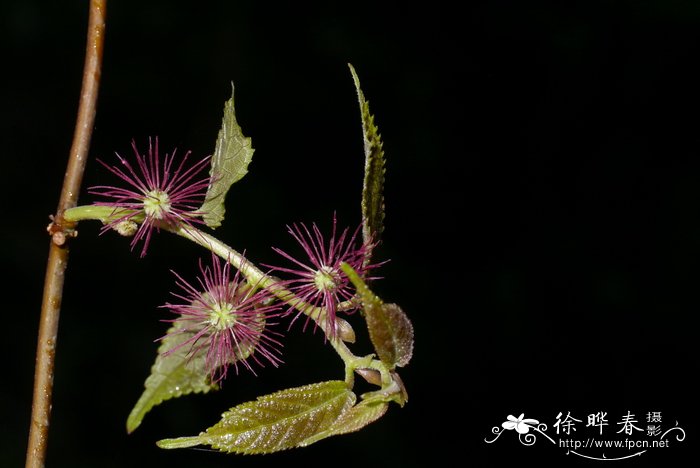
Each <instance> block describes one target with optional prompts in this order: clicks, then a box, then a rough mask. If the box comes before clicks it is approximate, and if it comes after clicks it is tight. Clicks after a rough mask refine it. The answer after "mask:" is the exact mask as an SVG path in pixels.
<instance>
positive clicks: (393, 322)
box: [342, 263, 413, 369]
mask: <svg viewBox="0 0 700 468" xmlns="http://www.w3.org/2000/svg"><path fill="white" fill-rule="evenodd" d="M342 269H343V271H344V272H345V274H346V275H348V278H350V281H352V283H353V284H354V285H355V288H356V289H357V293H358V294H359V296H360V300H361V301H362V311H363V313H364V315H365V320H366V321H367V329H368V330H369V337H370V340H371V341H372V344H373V345H374V349H375V350H376V351H377V355H378V356H379V359H381V361H382V362H383V363H384V364H386V365H387V366H389V368H392V369H393V368H394V367H396V366H399V367H403V366H405V365H406V364H408V362H409V361H410V360H411V356H412V355H413V325H412V324H411V321H410V320H409V319H408V316H407V315H406V314H405V313H404V311H403V310H401V307H399V306H398V305H396V304H385V303H384V302H383V301H382V300H381V299H380V298H379V297H377V296H376V295H375V294H374V293H373V292H372V291H371V290H370V289H369V288H368V287H367V285H366V284H365V282H364V281H362V278H360V277H359V275H358V274H357V272H355V270H353V269H352V267H350V265H348V264H346V263H343V264H342Z"/></svg>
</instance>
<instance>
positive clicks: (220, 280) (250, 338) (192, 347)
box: [162, 254, 282, 382]
mask: <svg viewBox="0 0 700 468" xmlns="http://www.w3.org/2000/svg"><path fill="white" fill-rule="evenodd" d="M222 263H224V265H223V266H222ZM199 270H200V273H201V276H199V277H198V278H197V283H198V286H194V285H192V284H190V283H188V282H187V281H185V280H184V279H183V278H182V277H181V276H180V275H178V274H177V273H175V272H173V274H174V275H175V276H176V278H177V285H178V287H179V288H180V291H181V292H179V293H173V296H175V297H176V298H178V299H180V300H181V301H182V303H179V304H170V303H167V304H165V305H164V306H162V307H165V308H167V309H170V311H171V312H173V313H175V314H177V315H178V317H177V318H175V319H172V320H168V321H169V322H178V325H179V326H180V327H181V331H180V332H181V333H189V334H191V335H192V336H191V337H190V338H188V339H187V340H186V341H184V342H183V343H181V344H180V345H178V346H177V347H175V348H174V349H171V350H169V351H168V352H172V351H174V350H176V349H179V348H181V347H182V346H187V347H189V350H188V355H189V356H190V357H191V356H193V355H195V354H197V353H200V352H202V353H206V358H205V365H206V368H207V370H208V371H209V372H210V373H211V378H212V381H214V382H218V381H220V380H222V379H224V378H225V377H226V374H227V371H228V368H229V366H231V365H233V367H234V369H235V370H236V373H238V365H239V364H241V365H242V366H243V367H245V368H246V369H248V370H250V371H251V372H253V374H255V371H254V369H253V367H252V365H251V361H252V362H255V363H256V364H258V365H260V366H263V367H264V362H263V361H267V362H269V363H271V364H272V365H274V366H275V367H277V366H278V365H279V364H280V363H281V362H282V360H281V359H280V357H279V355H280V351H279V348H281V346H282V345H281V343H280V342H279V341H278V340H277V339H276V338H275V337H276V336H279V335H280V334H279V333H276V332H273V331H270V329H269V327H270V325H276V323H271V322H270V320H271V319H274V318H275V317H277V316H278V315H279V311H280V307H279V305H277V304H275V303H272V301H270V299H271V295H270V293H269V292H267V291H266V290H265V289H261V290H259V291H255V288H252V287H251V286H250V285H249V284H248V283H247V282H246V281H245V280H244V279H242V278H240V272H239V271H236V273H235V274H234V275H233V278H231V265H230V264H229V263H228V262H222V261H221V260H220V259H219V258H218V257H216V256H215V255H213V254H212V265H211V267H209V266H206V267H205V266H203V265H202V261H201V260H200V262H199Z"/></svg>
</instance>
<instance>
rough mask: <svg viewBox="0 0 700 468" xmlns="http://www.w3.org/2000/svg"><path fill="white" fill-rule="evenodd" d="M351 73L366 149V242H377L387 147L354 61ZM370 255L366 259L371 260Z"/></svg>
mask: <svg viewBox="0 0 700 468" xmlns="http://www.w3.org/2000/svg"><path fill="white" fill-rule="evenodd" d="M348 66H349V67H350V73H352V79H353V80H354V82H355V88H356V89H357V99H358V100H359V102H360V114H361V116H362V135H363V138H364V149H365V178H364V183H363V185H362V237H363V240H364V241H365V243H370V242H373V243H377V242H379V239H380V237H381V234H382V231H383V230H384V173H385V172H386V169H385V168H384V150H383V149H382V138H381V135H379V128H377V126H376V125H375V124H374V116H373V115H372V114H371V113H370V111H369V101H367V100H366V99H365V95H364V93H363V92H362V90H361V89H360V79H359V78H358V77H357V73H355V68H353V66H352V65H351V64H348ZM369 255H371V254H370V253H368V256H367V258H366V259H365V262H366V263H369V260H370V259H369Z"/></svg>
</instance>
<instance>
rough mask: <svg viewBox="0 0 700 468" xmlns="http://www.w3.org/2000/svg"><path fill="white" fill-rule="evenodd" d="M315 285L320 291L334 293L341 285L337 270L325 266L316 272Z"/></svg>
mask: <svg viewBox="0 0 700 468" xmlns="http://www.w3.org/2000/svg"><path fill="white" fill-rule="evenodd" d="M314 284H315V285H316V287H317V288H318V290H319V291H333V290H335V289H336V288H337V287H338V285H339V284H340V274H339V272H338V270H337V269H335V268H333V267H330V266H328V265H323V266H322V267H321V268H319V269H318V270H316V274H315V275H314Z"/></svg>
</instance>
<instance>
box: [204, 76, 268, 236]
mask: <svg viewBox="0 0 700 468" xmlns="http://www.w3.org/2000/svg"><path fill="white" fill-rule="evenodd" d="M231 87H233V83H232V84H231ZM254 151H255V150H254V149H253V146H252V143H251V140H250V138H248V137H245V136H243V132H242V131H241V127H240V126H239V125H238V122H237V121H236V113H235V107H234V104H233V90H232V91H231V99H229V100H228V101H226V104H225V105H224V118H223V120H222V122H221V130H219V136H218V138H217V139H216V148H215V149H214V155H213V156H212V158H211V170H210V172H209V174H210V176H211V183H210V185H209V189H208V190H207V194H206V196H205V198H204V203H203V204H202V207H201V208H200V209H199V211H200V212H202V213H203V215H202V219H203V220H204V222H205V223H206V225H207V226H209V227H211V228H216V227H219V226H221V221H222V220H223V219H224V213H225V211H226V207H225V206H224V202H225V201H226V200H225V199H226V194H227V193H228V190H229V188H231V185H233V184H234V183H236V182H238V181H239V180H241V179H242V178H243V176H245V175H246V174H247V173H248V164H250V161H251V160H252V158H253V152H254Z"/></svg>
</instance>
